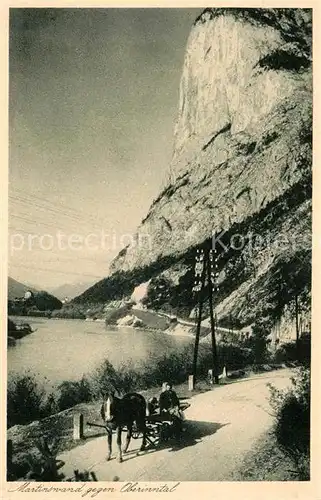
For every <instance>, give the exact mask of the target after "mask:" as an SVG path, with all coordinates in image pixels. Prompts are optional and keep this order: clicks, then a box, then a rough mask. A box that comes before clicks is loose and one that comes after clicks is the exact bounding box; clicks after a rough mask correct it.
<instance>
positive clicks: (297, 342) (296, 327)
mask: <svg viewBox="0 0 321 500" xmlns="http://www.w3.org/2000/svg"><path fill="white" fill-rule="evenodd" d="M295 330H296V353H297V359H299V356H300V347H299V338H300V328H299V301H298V296H297V294H295Z"/></svg>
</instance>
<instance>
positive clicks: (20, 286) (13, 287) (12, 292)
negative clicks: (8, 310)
mask: <svg viewBox="0 0 321 500" xmlns="http://www.w3.org/2000/svg"><path fill="white" fill-rule="evenodd" d="M27 291H30V292H36V291H37V290H36V289H35V288H33V287H30V286H28V285H25V284H24V283H20V282H19V281H16V280H15V279H13V278H10V276H8V299H9V300H13V299H16V298H19V299H22V298H23V297H24V295H25V293H26V292H27Z"/></svg>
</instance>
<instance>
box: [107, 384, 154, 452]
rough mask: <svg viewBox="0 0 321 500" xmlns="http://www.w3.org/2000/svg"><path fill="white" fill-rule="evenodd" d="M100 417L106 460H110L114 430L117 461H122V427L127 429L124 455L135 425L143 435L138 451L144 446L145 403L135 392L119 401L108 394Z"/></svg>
mask: <svg viewBox="0 0 321 500" xmlns="http://www.w3.org/2000/svg"><path fill="white" fill-rule="evenodd" d="M100 414H101V417H102V419H103V420H104V422H105V426H106V430H107V441H108V455H107V460H110V458H111V451H112V433H113V430H116V433H117V445H118V450H119V455H118V461H119V462H122V461H123V456H122V448H121V433H122V430H123V428H124V427H126V428H127V438H126V444H125V448H124V453H126V451H127V450H128V446H129V443H130V439H131V437H132V431H133V425H134V422H135V424H136V427H137V430H138V431H139V432H141V433H142V434H143V442H142V445H141V448H140V451H143V450H144V449H145V446H146V401H145V398H144V397H143V396H141V395H140V394H137V393H135V392H132V393H129V394H125V396H124V397H123V398H122V399H120V398H117V397H116V396H114V394H108V395H107V396H106V398H105V401H104V403H103V404H102V407H101V412H100Z"/></svg>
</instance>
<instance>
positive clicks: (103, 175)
mask: <svg viewBox="0 0 321 500" xmlns="http://www.w3.org/2000/svg"><path fill="white" fill-rule="evenodd" d="M199 13H200V9H166V8H162V9H154V8H153V9H151V8H149V9H11V10H10V43H9V82H10V91H9V92H10V95H9V275H10V276H12V277H13V278H15V279H17V280H19V281H22V282H24V283H28V284H31V285H35V286H37V287H40V288H54V287H55V286H59V285H61V284H63V283H71V282H94V281H98V280H99V279H100V278H102V277H105V276H107V275H108V267H109V263H110V261H111V259H112V258H113V257H114V256H116V255H117V253H118V252H119V250H121V248H122V247H123V246H124V245H126V244H127V243H128V242H130V237H131V235H133V234H134V232H135V229H136V228H137V226H138V225H139V223H140V221H141V219H142V218H143V217H144V216H145V215H146V213H147V211H148V208H149V206H150V204H151V202H152V201H153V199H155V198H156V196H157V195H158V193H159V191H160V189H161V188H162V186H163V185H164V182H165V179H166V178H167V175H168V168H169V164H170V161H171V157H172V151H173V131H174V125H175V120H176V117H177V110H178V97H179V82H180V77H181V72H182V67H183V62H184V53H185V48H186V43H187V38H188V35H189V33H190V30H191V26H192V23H193V21H194V20H195V18H196V17H197V16H198V14H199ZM126 235H127V236H126Z"/></svg>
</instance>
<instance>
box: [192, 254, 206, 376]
mask: <svg viewBox="0 0 321 500" xmlns="http://www.w3.org/2000/svg"><path fill="white" fill-rule="evenodd" d="M205 277H206V259H205V254H204V253H203V267H202V271H201V282H200V289H199V309H198V318H197V326H196V336H195V345H194V357H193V377H194V384H195V381H196V367H197V356H198V345H199V340H200V333H201V323H202V312H203V301H204V285H205Z"/></svg>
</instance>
